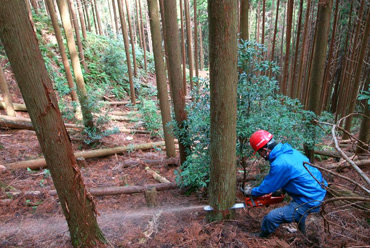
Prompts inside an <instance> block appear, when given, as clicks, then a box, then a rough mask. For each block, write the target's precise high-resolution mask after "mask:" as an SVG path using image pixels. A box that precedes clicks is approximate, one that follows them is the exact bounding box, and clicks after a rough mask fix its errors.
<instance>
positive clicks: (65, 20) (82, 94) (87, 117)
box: [57, 0, 94, 128]
mask: <svg viewBox="0 0 370 248" xmlns="http://www.w3.org/2000/svg"><path fill="white" fill-rule="evenodd" d="M57 3H58V8H59V12H60V16H61V18H62V24H63V27H64V31H65V34H66V37H67V45H68V50H69V54H70V57H71V61H72V67H73V72H74V75H75V79H76V85H77V93H78V94H77V95H78V98H79V100H80V104H81V110H82V116H83V122H84V125H85V126H86V127H88V128H93V126H94V124H93V117H92V114H91V111H90V109H89V108H88V97H87V91H86V88H85V82H84V78H83V75H82V70H81V65H80V61H79V59H78V55H77V50H76V45H75V41H74V37H73V32H72V25H71V23H70V18H69V16H68V15H69V14H68V6H67V2H66V1H65V0H57Z"/></svg>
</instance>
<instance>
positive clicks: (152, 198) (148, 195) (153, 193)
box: [144, 188, 158, 207]
mask: <svg viewBox="0 0 370 248" xmlns="http://www.w3.org/2000/svg"><path fill="white" fill-rule="evenodd" d="M144 196H145V202H146V205H147V206H148V207H156V206H157V205H158V201H157V190H156V189H155V188H149V189H147V190H145V191H144Z"/></svg>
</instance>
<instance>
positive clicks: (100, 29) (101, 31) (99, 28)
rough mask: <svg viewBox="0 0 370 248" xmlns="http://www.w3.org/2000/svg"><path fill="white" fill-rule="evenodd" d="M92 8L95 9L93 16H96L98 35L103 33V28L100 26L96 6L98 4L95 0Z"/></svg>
mask: <svg viewBox="0 0 370 248" xmlns="http://www.w3.org/2000/svg"><path fill="white" fill-rule="evenodd" d="M94 7H95V8H94V9H95V16H96V22H97V24H98V30H99V34H100V35H103V29H102V26H101V21H100V15H99V8H98V4H97V2H96V0H94Z"/></svg>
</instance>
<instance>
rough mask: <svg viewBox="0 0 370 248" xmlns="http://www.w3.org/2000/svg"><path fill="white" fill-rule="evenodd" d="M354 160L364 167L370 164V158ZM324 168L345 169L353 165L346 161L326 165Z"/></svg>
mask: <svg viewBox="0 0 370 248" xmlns="http://www.w3.org/2000/svg"><path fill="white" fill-rule="evenodd" d="M354 162H355V164H356V165H357V166H358V167H360V168H364V167H366V166H369V165H370V159H364V160H356V161H354ZM324 168H325V169H329V170H334V169H338V168H341V169H344V168H352V166H351V165H349V164H348V163H345V164H332V165H324Z"/></svg>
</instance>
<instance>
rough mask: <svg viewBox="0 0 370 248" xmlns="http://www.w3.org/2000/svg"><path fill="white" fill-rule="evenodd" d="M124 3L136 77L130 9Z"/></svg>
mask: <svg viewBox="0 0 370 248" xmlns="http://www.w3.org/2000/svg"><path fill="white" fill-rule="evenodd" d="M125 1H126V12H127V20H128V30H129V32H130V41H131V53H132V60H133V62H134V76H135V77H136V76H137V63H136V51H135V42H134V33H133V31H132V27H131V17H130V9H129V6H128V1H127V0H125Z"/></svg>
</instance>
